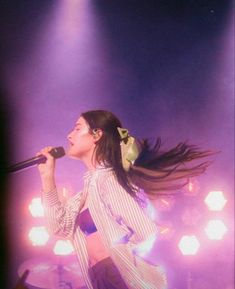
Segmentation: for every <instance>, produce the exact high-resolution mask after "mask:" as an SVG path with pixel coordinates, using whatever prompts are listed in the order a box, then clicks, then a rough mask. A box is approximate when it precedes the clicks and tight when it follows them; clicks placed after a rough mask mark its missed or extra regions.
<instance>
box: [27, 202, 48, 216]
mask: <svg viewBox="0 0 235 289" xmlns="http://www.w3.org/2000/svg"><path fill="white" fill-rule="evenodd" d="M29 211H30V213H31V215H32V216H33V217H35V218H36V217H43V216H44V211H43V206H42V202H41V198H33V199H32V201H31V203H30V204H29Z"/></svg>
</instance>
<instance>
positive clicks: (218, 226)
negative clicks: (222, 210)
mask: <svg viewBox="0 0 235 289" xmlns="http://www.w3.org/2000/svg"><path fill="white" fill-rule="evenodd" d="M205 232H206V234H207V236H208V238H209V239H210V240H221V239H223V237H224V234H225V233H226V232H227V228H226V226H225V225H224V223H223V221H221V220H210V221H209V222H208V224H207V226H206V228H205Z"/></svg>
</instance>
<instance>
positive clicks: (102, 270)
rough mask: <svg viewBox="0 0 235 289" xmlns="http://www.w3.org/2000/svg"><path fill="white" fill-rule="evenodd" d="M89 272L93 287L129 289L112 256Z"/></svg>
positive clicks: (95, 288)
mask: <svg viewBox="0 0 235 289" xmlns="http://www.w3.org/2000/svg"><path fill="white" fill-rule="evenodd" d="M88 273H89V277H90V280H91V283H92V286H93V289H128V286H127V285H126V284H125V282H124V281H123V279H122V277H121V274H120V273H119V271H118V269H117V267H116V266H115V265H114V263H113V261H112V259H111V258H106V259H104V260H102V261H100V262H98V263H97V264H95V265H94V266H92V267H91V268H89V271H88Z"/></svg>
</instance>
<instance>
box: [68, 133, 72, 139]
mask: <svg viewBox="0 0 235 289" xmlns="http://www.w3.org/2000/svg"><path fill="white" fill-rule="evenodd" d="M71 138H72V132H70V133H69V134H68V135H67V140H71Z"/></svg>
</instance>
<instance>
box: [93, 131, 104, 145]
mask: <svg viewBox="0 0 235 289" xmlns="http://www.w3.org/2000/svg"><path fill="white" fill-rule="evenodd" d="M92 134H93V138H94V140H95V142H97V141H98V140H100V139H101V137H102V136H103V131H102V130H101V129H99V128H95V129H93V130H92Z"/></svg>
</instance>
